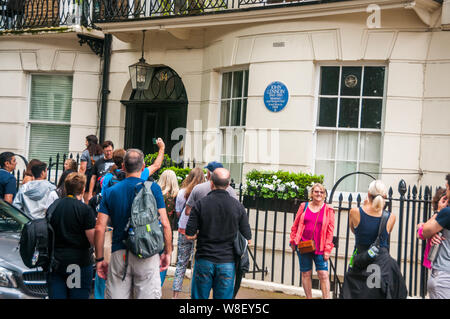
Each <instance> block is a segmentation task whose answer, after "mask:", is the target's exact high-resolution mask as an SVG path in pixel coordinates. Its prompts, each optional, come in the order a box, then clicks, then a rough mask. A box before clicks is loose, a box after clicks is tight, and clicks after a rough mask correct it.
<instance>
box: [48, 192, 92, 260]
mask: <svg viewBox="0 0 450 319" xmlns="http://www.w3.org/2000/svg"><path fill="white" fill-rule="evenodd" d="M53 205H57V206H56V209H55V211H54V212H53V215H52V218H51V220H50V224H51V225H52V227H53V230H54V231H55V258H56V260H58V261H59V262H60V263H61V264H62V265H70V264H76V265H79V266H80V267H85V266H88V265H90V264H92V262H93V260H92V255H91V253H90V247H91V244H90V243H89V240H88V239H87V237H86V233H85V231H86V230H88V229H92V228H95V212H94V211H93V210H92V208H90V207H89V206H88V205H86V204H84V203H82V202H81V201H79V200H77V199H76V198H73V197H64V198H62V199H59V200H57V201H55V202H54V203H53V204H52V205H51V206H53ZM51 206H50V207H51ZM50 207H49V209H50Z"/></svg>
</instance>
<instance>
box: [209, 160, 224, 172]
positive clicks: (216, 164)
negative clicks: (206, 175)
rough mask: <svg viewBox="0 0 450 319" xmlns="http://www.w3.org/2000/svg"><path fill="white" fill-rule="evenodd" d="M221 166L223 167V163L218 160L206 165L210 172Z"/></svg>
mask: <svg viewBox="0 0 450 319" xmlns="http://www.w3.org/2000/svg"><path fill="white" fill-rule="evenodd" d="M219 167H223V165H222V163H219V162H216V161H214V162H209V163H208V165H206V166H205V168H206V169H207V170H208V171H210V172H214V170H215V169H216V168H219Z"/></svg>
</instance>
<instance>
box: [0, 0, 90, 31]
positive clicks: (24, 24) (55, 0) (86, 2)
mask: <svg viewBox="0 0 450 319" xmlns="http://www.w3.org/2000/svg"><path fill="white" fill-rule="evenodd" d="M93 5H94V3H93V1H92V0H0V30H26V29H39V28H64V27H68V26H72V25H82V26H85V27H93V21H92V18H93V13H94V11H95V10H94V7H93Z"/></svg>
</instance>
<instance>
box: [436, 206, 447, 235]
mask: <svg viewBox="0 0 450 319" xmlns="http://www.w3.org/2000/svg"><path fill="white" fill-rule="evenodd" d="M436 222H437V223H438V224H439V225H441V226H442V228H445V229H448V230H450V206H449V207H445V208H444V209H441V211H440V212H439V213H438V215H437V216H436Z"/></svg>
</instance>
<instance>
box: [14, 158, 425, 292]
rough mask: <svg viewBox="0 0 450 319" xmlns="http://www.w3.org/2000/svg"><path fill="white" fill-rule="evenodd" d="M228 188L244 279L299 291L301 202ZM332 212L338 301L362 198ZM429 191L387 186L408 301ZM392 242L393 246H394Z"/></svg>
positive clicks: (418, 272) (418, 284)
mask: <svg viewBox="0 0 450 319" xmlns="http://www.w3.org/2000/svg"><path fill="white" fill-rule="evenodd" d="M66 158H74V159H75V160H76V161H77V163H79V161H80V155H79V154H77V155H76V156H74V155H73V154H70V155H67V154H64V155H63V156H60V155H59V154H57V156H56V157H55V158H54V159H53V158H50V159H49V162H48V164H49V172H48V180H49V181H50V182H52V183H55V184H57V181H58V177H59V176H58V175H59V174H60V173H61V172H62V171H63V163H64V161H65V159H66ZM198 165H199V163H198V162H196V161H195V160H187V161H185V162H182V163H174V162H171V163H167V162H165V163H163V166H166V167H167V166H176V167H189V168H193V167H196V166H198ZM15 175H16V178H17V181H18V182H17V187H19V185H20V184H19V182H20V181H21V180H22V178H23V176H22V178H21V172H18V171H17V172H16V173H15ZM232 186H233V187H234V188H235V189H236V191H237V192H238V194H239V200H240V201H241V202H242V203H243V205H244V206H245V208H246V211H247V214H248V217H249V221H250V226H251V228H252V235H253V238H252V242H253V245H252V246H251V248H250V251H249V253H250V271H249V272H248V273H247V274H246V276H245V277H246V278H249V279H257V280H263V281H269V282H274V283H280V284H286V285H292V286H301V284H302V282H301V276H300V271H299V265H298V258H297V255H296V253H293V252H292V250H291V249H290V247H289V235H290V232H291V227H292V224H293V222H294V220H295V216H296V214H297V210H298V207H299V206H300V204H301V201H300V200H292V201H282V200H276V199H264V198H260V197H250V196H246V195H245V191H244V190H243V184H234V183H232ZM337 195H338V198H337V201H336V202H334V203H333V205H334V208H335V232H334V239H333V242H334V244H335V249H334V250H333V251H332V255H331V257H330V268H329V275H330V282H331V289H332V292H333V296H335V297H336V296H338V295H339V293H340V289H341V285H342V283H343V275H344V273H345V270H346V269H347V267H348V264H349V261H350V258H351V255H352V252H353V248H354V235H353V234H352V233H351V232H350V228H349V225H348V213H349V211H350V209H351V208H353V207H360V206H361V204H362V200H363V198H362V196H361V195H360V194H358V195H357V196H356V198H354V197H353V195H352V194H350V195H348V197H346V198H344V195H343V194H342V193H340V194H337ZM432 196H433V188H432V187H429V186H426V187H419V188H418V187H416V186H412V187H411V186H407V185H406V184H405V182H404V181H401V182H400V183H399V186H398V196H394V191H393V189H392V187H391V188H390V189H389V192H388V198H387V202H386V209H387V210H389V211H391V212H392V213H394V214H395V215H396V216H397V220H396V224H395V226H394V231H393V233H392V234H391V236H390V238H389V242H390V253H391V256H392V257H393V258H394V259H396V260H397V262H398V264H399V266H400V270H401V272H402V274H403V276H404V279H405V282H406V285H407V288H408V294H409V296H420V297H422V298H425V296H426V294H427V279H428V269H427V268H425V267H424V266H423V265H422V262H423V254H424V250H425V245H424V243H423V242H422V241H421V240H419V239H417V238H416V225H417V224H419V223H420V222H425V221H427V220H428V219H429V218H430V217H431V210H432V208H431V199H432ZM394 241H395V243H394ZM313 285H314V288H317V289H319V287H320V286H319V282H318V280H317V279H314V280H313Z"/></svg>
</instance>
